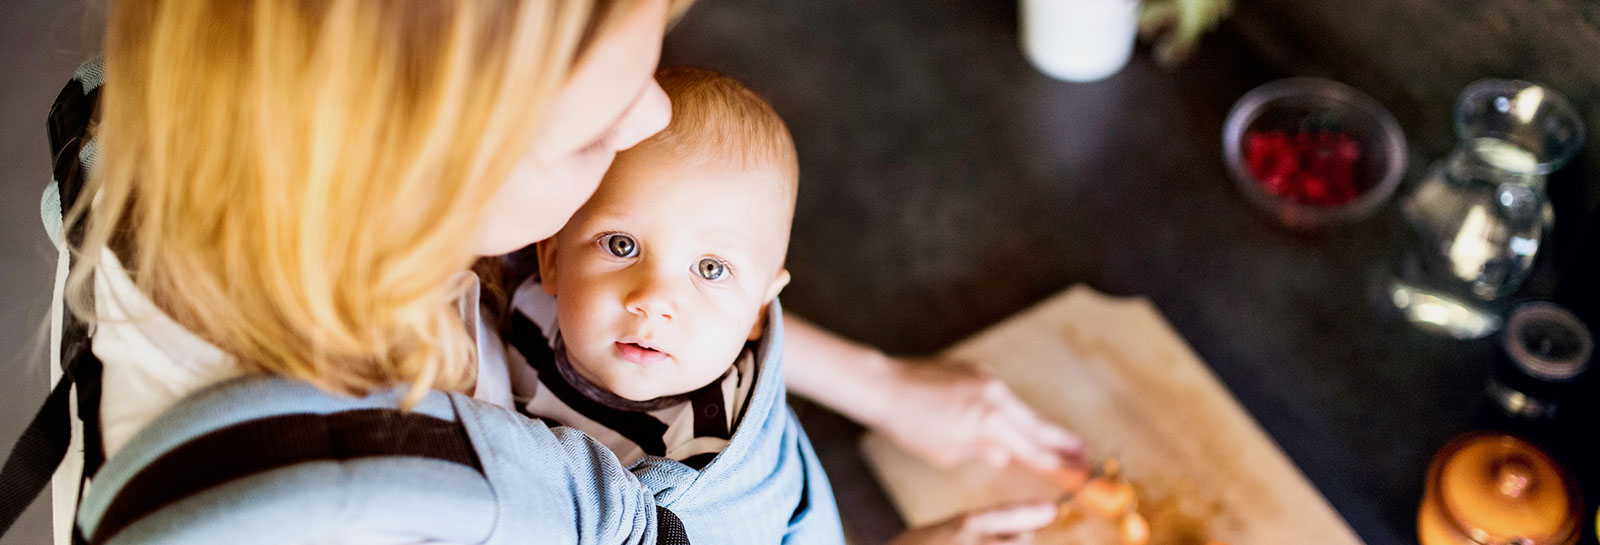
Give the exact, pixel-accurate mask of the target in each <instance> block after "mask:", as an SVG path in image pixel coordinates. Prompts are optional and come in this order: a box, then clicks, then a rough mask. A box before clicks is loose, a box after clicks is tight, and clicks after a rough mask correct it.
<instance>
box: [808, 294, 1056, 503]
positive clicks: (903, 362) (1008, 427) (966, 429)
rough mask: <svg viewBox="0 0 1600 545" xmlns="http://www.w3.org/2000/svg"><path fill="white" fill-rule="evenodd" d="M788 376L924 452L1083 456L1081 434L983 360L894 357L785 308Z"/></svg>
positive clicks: (943, 461) (1026, 460)
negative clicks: (1041, 411)
mask: <svg viewBox="0 0 1600 545" xmlns="http://www.w3.org/2000/svg"><path fill="white" fill-rule="evenodd" d="M784 336H785V337H786V339H787V340H786V342H785V348H784V358H785V361H784V378H786V379H788V382H789V388H790V390H791V391H793V392H795V393H797V394H799V395H802V396H805V397H807V398H810V399H811V400H813V401H816V402H818V403H821V404H822V405H824V406H826V407H828V408H829V409H832V410H834V411H836V412H838V413H840V414H843V415H845V416H848V417H850V418H852V419H854V420H855V421H857V422H860V423H861V424H862V425H864V426H867V427H869V428H872V429H874V430H877V431H879V432H881V433H883V434H885V435H888V436H889V437H890V438H892V439H893V440H894V441H895V442H896V443H898V444H900V445H901V446H902V447H904V448H905V449H906V450H909V451H911V452H913V453H915V454H916V455H917V456H919V457H922V458H923V459H925V460H927V461H928V462H930V463H932V464H934V465H936V466H940V467H950V466H953V465H955V464H957V463H960V462H963V461H966V460H969V459H972V458H981V459H983V460H986V461H988V462H989V463H991V464H994V465H996V466H1001V465H1005V464H1006V463H1008V462H1012V461H1015V462H1018V463H1021V464H1023V465H1025V466H1027V467H1031V468H1034V469H1037V470H1041V471H1046V472H1051V473H1055V472H1056V471H1055V470H1059V469H1062V468H1077V467H1081V466H1083V464H1084V462H1083V442H1082V441H1079V440H1078V438H1077V436H1074V435H1072V434H1071V433H1068V432H1067V431H1066V430H1063V429H1061V428H1060V427H1059V426H1056V425H1054V424H1051V423H1049V422H1046V421H1044V420H1043V419H1040V418H1039V416H1038V415H1037V414H1035V413H1034V412H1033V409H1030V408H1028V406H1027V405H1026V404H1024V403H1023V402H1022V401H1021V400H1019V399H1017V396H1016V394H1013V393H1012V392H1011V389H1010V388H1008V387H1006V385H1005V384H1004V383H1002V382H1000V381H999V380H997V379H995V378H993V377H991V376H989V373H987V372H985V371H983V370H982V368H980V367H978V366H975V365H972V364H969V363H965V362H951V361H940V360H911V359H906V358H891V357H888V356H885V355H884V354H883V353H882V352H879V351H878V350H876V349H873V348H871V347H868V346H864V345H861V344H859V343H855V342H851V341H849V340H846V339H844V338H841V337H839V336H838V335H834V334H833V333H830V332H828V331H826V330H824V329H822V328H820V327H817V326H816V325H814V324H811V323H810V322H807V321H805V320H804V319H801V318H800V317H798V316H795V315H793V314H786V315H784Z"/></svg>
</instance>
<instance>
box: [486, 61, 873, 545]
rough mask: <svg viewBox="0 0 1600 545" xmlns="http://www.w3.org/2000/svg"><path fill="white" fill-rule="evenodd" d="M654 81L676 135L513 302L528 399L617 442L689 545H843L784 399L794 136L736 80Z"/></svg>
mask: <svg viewBox="0 0 1600 545" xmlns="http://www.w3.org/2000/svg"><path fill="white" fill-rule="evenodd" d="M657 79H658V80H659V82H660V83H661V86H662V88H663V89H665V90H666V92H667V94H668V96H669V97H670V98H671V100H672V122H671V124H670V125H669V126H668V127H667V128H666V129H665V130H663V131H662V132H661V133H660V134H657V135H656V136H654V137H652V138H650V139H649V140H646V141H645V142H643V143H641V144H639V145H638V146H636V147H634V148H632V149H630V150H628V151H625V152H623V153H622V154H620V155H618V157H617V159H616V162H615V164H614V165H613V166H612V167H611V170H610V171H608V172H607V173H606V175H605V178H604V180H603V181H602V182H601V183H600V187H599V190H598V191H597V192H596V193H595V194H594V196H593V197H592V198H590V199H589V201H588V202H587V203H586V204H584V206H583V207H582V208H581V209H579V210H578V212H577V214H575V215H574V216H573V217H572V219H571V220H570V221H569V222H567V224H566V226H564V227H563V228H562V229H561V231H560V232H559V233H557V234H556V235H555V236H553V237H551V238H550V239H548V240H545V241H543V242H540V243H539V245H538V248H537V256H538V265H539V267H538V270H539V278H538V279H537V280H534V281H529V282H528V283H525V284H524V285H522V286H519V287H518V288H517V289H516V291H515V293H514V294H513V297H512V307H513V308H512V312H511V316H510V324H509V326H508V327H509V332H508V333H507V335H506V339H507V340H508V341H510V344H511V346H512V347H513V348H514V349H513V350H511V351H510V352H511V354H508V356H509V359H510V360H511V361H510V366H511V369H512V384H513V390H514V392H515V394H516V396H517V400H518V404H519V405H520V406H521V408H522V410H524V411H525V412H527V413H528V414H529V415H531V416H534V417H538V418H541V419H544V420H545V421H546V422H548V423H551V424H552V425H563V426H570V427H573V428H576V429H578V430H581V431H583V432H585V433H587V434H588V435H589V436H591V437H593V438H595V439H596V440H598V441H600V442H601V443H603V444H605V445H606V446H607V447H609V448H610V449H611V450H612V451H613V452H614V453H616V455H617V459H618V460H619V461H620V462H622V464H623V465H625V466H628V467H629V469H631V470H632V471H633V472H634V474H635V475H636V476H638V477H639V479H640V481H641V482H642V483H644V484H645V486H647V487H648V488H649V489H650V490H651V491H652V492H653V493H654V494H655V496H656V501H657V503H658V504H659V505H661V506H663V507H666V508H668V509H671V510H672V511H673V512H674V513H676V514H677V515H678V516H679V517H680V518H681V519H683V522H684V525H685V528H686V529H687V530H688V533H689V539H690V540H691V541H692V542H693V543H695V544H696V545H704V544H707V543H779V542H785V543H812V542H816V543H839V542H842V539H843V538H842V535H841V533H840V528H839V521H838V513H837V509H836V507H835V505H834V500H833V496H832V490H831V488H830V487H829V485H828V482H827V478H826V476H825V475H824V474H823V472H822V467H821V465H820V464H818V462H817V459H816V456H815V454H814V453H813V451H812V449H811V445H810V443H809V441H808V440H807V439H806V437H805V434H804V432H803V431H802V430H801V429H800V425H799V422H798V421H797V420H795V418H794V416H793V414H792V413H791V412H790V411H789V410H788V406H787V403H786V401H785V397H784V385H783V373H782V369H781V356H782V351H783V348H782V323H781V316H782V314H781V312H780V311H779V308H778V303H777V295H778V292H779V291H781V290H782V289H783V287H784V286H785V285H786V284H788V282H789V273H788V272H787V271H785V270H784V256H785V253H786V251H787V247H788V241H789V227H790V223H791V221H792V219H793V216H794V206H795V192H796V190H797V188H798V184H799V168H798V164H797V162H796V157H795V150H794V143H793V141H792V140H791V139H790V137H789V133H788V130H787V129H786V128H785V126H784V124H783V121H782V119H780V118H779V117H778V115H777V114H776V113H775V112H774V111H773V110H772V108H771V107H770V106H768V105H767V104H766V102H765V101H763V100H762V99H761V98H760V97H759V96H757V95H756V94H755V93H753V92H751V91H750V90H749V89H747V88H745V87H744V86H743V85H740V84H739V83H738V82H737V81H734V80H733V79H732V78H729V77H727V76H723V75H721V74H718V73H715V72H712V71H709V70H704V69H695V68H672V69H666V70H663V71H661V72H660V73H658V74H657Z"/></svg>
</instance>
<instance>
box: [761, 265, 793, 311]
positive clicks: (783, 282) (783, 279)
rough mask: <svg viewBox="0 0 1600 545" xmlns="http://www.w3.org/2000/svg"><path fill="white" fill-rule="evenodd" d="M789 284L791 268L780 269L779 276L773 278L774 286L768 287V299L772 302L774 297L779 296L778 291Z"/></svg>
mask: <svg viewBox="0 0 1600 545" xmlns="http://www.w3.org/2000/svg"><path fill="white" fill-rule="evenodd" d="M788 285H789V269H778V277H777V278H774V279H772V286H771V287H768V288H767V297H766V301H767V302H768V303H771V302H772V300H773V299H776V298H777V297H778V292H781V291H783V288H784V287H785V286H788Z"/></svg>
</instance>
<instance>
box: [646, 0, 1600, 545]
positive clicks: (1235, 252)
mask: <svg viewBox="0 0 1600 545" xmlns="http://www.w3.org/2000/svg"><path fill="white" fill-rule="evenodd" d="M1016 43H1017V40H1016V13H1015V4H1014V2H1007V1H972V0H941V1H935V2H897V1H867V2H860V1H851V0H816V1H806V2H748V1H734V0H702V1H701V2H699V4H698V5H696V6H695V7H694V8H693V9H692V10H691V11H690V13H689V14H688V16H687V17H686V18H685V19H684V20H683V21H682V23H681V24H679V25H678V27H677V28H676V29H674V30H673V31H672V32H671V33H670V34H669V35H668V38H667V48H666V53H665V58H664V61H663V62H664V63H665V64H698V65H703V66H709V67H712V68H716V69H719V70H722V71H724V72H727V73H729V74H731V75H733V76H735V77H737V78H739V79H741V80H743V81H745V82H746V83H747V84H749V85H750V86H751V87H752V88H754V89H756V90H757V91H759V92H761V93H762V94H764V95H765V96H767V97H768V98H769V99H770V101H771V102H772V104H773V106H774V107H775V108H776V109H777V110H778V112H779V113H780V114H782V115H783V116H784V118H785V119H786V120H787V121H788V123H789V125H790V129H791V131H792V132H793V133H794V136H795V139H796V143H797V146H798V148H799V153H800V164H801V180H802V182H801V186H802V187H801V193H800V201H799V210H798V212H797V217H796V225H795V229H794V235H793V240H792V242H791V246H790V263H789V269H790V271H791V272H792V273H793V274H794V278H795V281H794V283H793V284H792V285H791V286H790V287H789V289H788V290H786V291H785V293H784V303H785V305H786V306H787V307H788V308H789V309H791V310H793V311H795V312H796V313H798V314H801V315H803V316H806V317H808V318H811V319H812V320H814V321H816V322H817V323H819V324H822V325H824V326H827V327H829V328H831V329H833V330H835V331H837V332H839V333H841V334H844V335H846V336H849V337H852V338H856V339H859V340H862V341H866V342H869V343H872V344H875V345H877V346H879V347H882V348H884V349H885V350H888V351H890V352H895V353H908V354H920V353H931V352H935V351H937V350H939V349H942V348H944V347H945V346H948V345H950V344H951V343H953V342H955V341H957V340H959V339H961V338H962V337H965V336H967V335H970V334H972V333H975V332H977V331H978V330H980V329H982V328H984V327H985V326H988V325H990V324H993V323H995V322H997V321H999V320H1001V319H1003V318H1005V317H1006V316H1008V315H1010V314H1012V313H1014V312H1016V311H1018V310H1021V309H1023V308H1025V307H1027V306H1029V305H1030V304H1032V303H1034V302H1037V301H1039V300H1041V299H1043V298H1045V297H1047V296H1049V295H1050V294H1052V293H1055V292H1057V291H1059V290H1062V289H1064V288H1066V287H1068V286H1071V285H1074V284H1080V283H1081V284H1088V285H1090V286H1092V287H1094V288H1096V289H1098V290H1100V291H1103V292H1106V293H1111V294H1124V295H1142V296H1145V297H1148V298H1149V299H1150V300H1151V301H1152V302H1153V303H1154V304H1155V305H1156V306H1157V307H1158V308H1159V309H1160V310H1161V311H1162V313H1164V314H1165V315H1166V317H1167V318H1168V319H1169V320H1170V321H1171V322H1172V325H1173V326H1174V327H1175V328H1176V329H1177V330H1178V332H1179V333H1180V334H1182V335H1183V337H1184V338H1185V339H1187V340H1188V342H1189V343H1190V344H1191V345H1192V346H1193V347H1194V349H1195V351H1196V352H1197V353H1198V354H1199V355H1200V356H1201V357H1202V358H1203V359H1204V360H1205V361H1206V362H1207V363H1208V364H1210V365H1211V367H1212V368H1213V369H1214V370H1215V372H1216V373H1217V375H1218V376H1219V377H1220V378H1221V379H1222V381H1223V382H1224V383H1225V384H1227V386H1228V387H1229V388H1230V389H1232V391H1233V393H1234V395H1235V396H1237V397H1238V399H1239V401H1240V402H1241V403H1242V404H1243V405H1244V406H1245V407H1246V408H1247V409H1248V410H1249V411H1250V413H1251V414H1252V415H1254V417H1255V418H1256V419H1257V420H1258V421H1259V422H1260V423H1261V425H1262V426H1263V427H1264V428H1265V429H1266V430H1267V432H1268V433H1269V434H1270V435H1271V436H1272V437H1273V438H1274V439H1275V440H1277V442H1278V443H1279V444H1280V445H1281V446H1282V447H1283V449H1284V451H1285V452H1286V453H1287V454H1288V455H1289V457H1290V458H1292V459H1293V460H1294V462H1295V463H1296V464H1298V465H1299V466H1300V468H1301V469H1302V470H1303V471H1304V472H1305V473H1306V475H1307V476H1308V477H1309V478H1310V479H1311V481H1312V482H1313V483H1314V484H1315V485H1316V486H1317V487H1318V488H1319V489H1320V490H1321V491H1322V493H1323V494H1324V495H1325V496H1327V498H1328V499H1329V501H1330V502H1331V503H1332V504H1333V506H1334V507H1335V508H1336V509H1338V511H1339V512H1340V513H1341V514H1342V515H1343V516H1344V518H1345V519H1346V520H1347V521H1349V523H1350V525H1351V526H1352V527H1353V528H1354V529H1355V530H1356V532H1357V533H1358V534H1360V535H1361V537H1362V538H1363V539H1364V540H1366V541H1367V542H1368V543H1371V544H1374V545H1376V544H1388V543H1412V542H1415V532H1414V528H1415V517H1416V506H1417V502H1418V501H1419V499H1420V497H1421V493H1422V481H1423V475H1424V473H1425V471H1426V468H1427V465H1428V462H1429V459H1430V457H1431V456H1432V454H1433V452H1434V451H1435V450H1436V449H1438V448H1439V447H1440V446H1442V445H1443V444H1444V443H1445V442H1446V441H1447V440H1448V439H1449V438H1450V437H1452V436H1453V435H1455V434H1457V433H1459V432H1461V431H1464V430H1467V429H1470V428H1472V427H1479V426H1483V425H1486V424H1485V422H1487V421H1489V420H1492V419H1488V420H1486V417H1485V416H1484V415H1485V414H1486V411H1487V410H1488V409H1487V408H1486V406H1485V405H1484V403H1483V401H1482V400H1481V396H1480V394H1479V392H1480V391H1481V387H1482V385H1483V383H1484V380H1485V378H1486V377H1487V376H1488V372H1489V369H1490V363H1491V361H1492V359H1493V357H1494V354H1495V350H1496V349H1495V346H1494V345H1493V342H1492V341H1490V340H1484V341H1474V342H1457V341H1452V340H1447V339H1443V338H1439V337H1434V336H1430V335H1427V334H1424V333H1421V332H1419V331H1417V330H1415V329H1413V328H1412V327H1410V326H1409V325H1408V324H1407V323H1406V322H1405V321H1404V320H1403V319H1402V318H1401V317H1400V316H1399V315H1398V314H1397V313H1396V312H1394V311H1393V310H1392V308H1391V307H1390V306H1389V305H1388V304H1387V303H1386V302H1385V301H1386V297H1385V296H1384V294H1383V293H1382V291H1381V289H1380V288H1381V286H1382V284H1383V282H1384V281H1385V279H1386V278H1387V276H1388V274H1389V271H1390V270H1391V268H1392V265H1391V263H1392V262H1393V257H1394V255H1395V254H1396V252H1397V250H1398V248H1399V247H1400V245H1401V244H1402V240H1403V239H1402V236H1401V235H1402V234H1403V233H1402V229H1403V226H1402V224H1401V223H1400V221H1399V219H1398V218H1397V216H1396V213H1395V209H1394V206H1393V205H1392V203H1391V204H1390V205H1387V206H1385V207H1384V208H1383V209H1382V210H1380V212H1379V213H1378V214H1377V215H1376V216H1374V217H1373V218H1371V219H1369V220H1367V221H1364V222H1361V223H1358V224H1355V225H1351V226H1348V227H1345V228H1340V229H1337V230H1333V231H1330V232H1325V233H1319V234H1306V233H1297V232H1292V231H1289V230H1286V229H1283V228H1281V227H1278V226H1277V225H1275V224H1274V223H1272V222H1271V220H1269V219H1267V218H1265V217H1264V216H1263V215H1261V214H1259V213H1257V212H1256V211H1255V210H1254V209H1253V208H1252V207H1251V205H1250V204H1249V203H1248V202H1246V201H1245V199H1244V198H1243V197H1242V196H1241V195H1240V194H1239V193H1238V192H1237V191H1236V190H1235V188H1234V187H1233V185H1232V182H1231V181H1230V180H1229V179H1228V177H1227V173H1226V170H1225V168H1224V165H1223V162H1222V158H1221V153H1220V142H1219V141H1220V135H1221V132H1222V122H1223V118H1224V116H1225V115H1226V113H1227V110H1228V108H1229V106H1231V104H1232V103H1233V101H1234V100H1236V99H1237V98H1238V97H1239V96H1240V95H1241V94H1243V93H1244V92H1245V91H1246V90H1248V89H1250V88H1251V87H1254V86H1255V85H1258V84H1260V83H1263V82H1265V81H1268V80H1271V79H1275V78H1277V77H1280V76H1283V75H1287V74H1286V73H1285V71H1283V70H1281V69H1274V68H1270V67H1267V66H1265V65H1263V64H1262V63H1261V62H1259V61H1258V60H1257V57H1256V56H1255V55H1254V54H1252V53H1251V51H1250V50H1249V49H1248V47H1247V46H1246V45H1245V44H1244V43H1243V41H1242V40H1241V39H1239V38H1238V37H1236V36H1234V35H1232V34H1231V33H1230V32H1228V31H1227V30H1226V29H1225V30H1224V31H1222V32H1219V33H1216V34H1214V35H1212V36H1210V37H1208V38H1207V39H1206V41H1205V42H1204V43H1203V45H1202V47H1201V49H1200V53H1199V55H1198V56H1197V57H1196V58H1194V59H1192V60H1191V61H1190V62H1188V63H1187V64H1185V65H1183V66H1182V67H1180V68H1178V69H1175V70H1171V71H1165V70H1162V69H1160V68H1158V67H1156V66H1155V65H1153V64H1152V63H1151V62H1150V60H1149V55H1148V53H1147V52H1144V51H1140V52H1139V53H1138V54H1136V56H1135V58H1134V60H1133V62H1132V63H1131V64H1130V65H1129V66H1128V67H1127V68H1126V69H1124V70H1123V71H1122V72H1121V73H1119V74H1118V75H1116V76H1114V77H1112V78H1111V79H1108V80H1106V81H1103V82H1098V83H1091V84H1069V83H1062V82H1058V81H1054V80H1051V79H1049V78H1047V77H1045V76H1043V75H1041V74H1040V73H1038V72H1037V71H1035V70H1033V69H1032V68H1031V67H1030V66H1029V65H1028V64H1027V62H1026V61H1025V60H1024V58H1023V57H1022V55H1021V53H1020V52H1019V50H1018V47H1017V45H1016ZM1441 107H1448V105H1443V106H1441ZM1396 115H1397V117H1401V119H1402V122H1404V121H1405V120H1406V119H1407V112H1403V111H1397V112H1396ZM1415 170H1417V167H1416V166H1415V165H1413V171H1415ZM1549 261H1550V260H1549V259H1545V260H1543V261H1542V262H1541V263H1542V265H1541V269H1540V272H1538V273H1536V275H1537V276H1536V278H1534V279H1532V280H1530V282H1529V285H1530V288H1529V289H1530V290H1538V289H1548V288H1549V286H1550V285H1552V284H1553V282H1554V280H1553V278H1554V275H1553V274H1552V273H1551V272H1550V270H1551V268H1552V266H1551V265H1550V264H1549V263H1548V262H1549ZM1591 391H1592V390H1591ZM797 405H799V409H800V412H801V413H802V418H803V420H805V422H806V426H807V430H808V432H809V433H810V434H811V437H812V439H813V441H814V442H815V443H816V444H817V447H818V450H819V452H821V455H822V456H823V458H824V462H825V464H826V465H827V468H828V471H829V472H830V476H831V477H832V479H833V482H834V484H835V488H836V489H837V493H838V496H839V500H840V507H841V510H842V511H843V512H844V513H845V524H846V528H847V531H849V532H850V533H851V534H852V537H854V538H855V539H857V540H858V541H859V542H861V543H880V542H882V541H883V540H885V539H887V538H888V537H890V536H892V535H893V534H894V533H895V532H897V531H898V529H899V528H900V524H901V523H900V521H899V520H898V517H897V516H896V514H895V513H894V510H893V508H892V507H891V506H890V505H889V504H888V503H887V500H886V499H885V497H884V496H883V494H882V491H881V489H879V488H878V487H877V486H876V484H874V483H875V481H873V480H872V478H871V473H870V472H868V471H867V470H866V469H865V467H864V465H863V464H862V462H861V460H860V458H859V455H858V454H857V452H856V437H857V434H858V433H859V428H856V427H854V426H853V425H851V424H849V423H848V422H846V421H844V420H843V419H841V418H840V417H838V416H836V415H832V414H829V413H827V412H826V411H823V410H820V409H817V408H815V407H812V406H809V405H806V404H804V403H803V402H798V403H797ZM1586 414H1587V413H1586ZM1586 421H1589V422H1592V421H1593V420H1592V419H1590V420H1586ZM1591 428H1592V426H1591ZM1587 513H1588V516H1589V517H1590V519H1591V520H1592V517H1593V516H1594V511H1593V509H1592V508H1591V509H1588V511H1587ZM1584 526H1585V527H1588V526H1592V525H1591V524H1585V525H1584ZM1590 532H1592V530H1590ZM1586 539H1587V540H1589V541H1590V542H1592V539H1593V538H1592V537H1589V538H1586ZM1313 541H1314V540H1313Z"/></svg>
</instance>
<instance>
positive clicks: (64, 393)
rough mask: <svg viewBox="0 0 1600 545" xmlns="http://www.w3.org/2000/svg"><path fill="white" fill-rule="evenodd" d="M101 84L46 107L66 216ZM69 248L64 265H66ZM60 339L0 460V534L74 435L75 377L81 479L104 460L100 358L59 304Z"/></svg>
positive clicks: (74, 86)
mask: <svg viewBox="0 0 1600 545" xmlns="http://www.w3.org/2000/svg"><path fill="white" fill-rule="evenodd" d="M99 91H100V90H99V88H98V87H96V88H95V89H93V90H90V91H87V92H86V91H84V88H83V83H82V82H80V81H78V80H76V79H74V80H72V81H70V82H68V83H67V85H66V87H65V88H63V89H62V90H61V94H59V95H57V97H56V102H55V104H54V105H53V106H51V109H50V117H49V120H48V124H47V131H48V133H49V137H50V149H51V153H52V156H53V174H54V175H55V180H56V184H57V189H58V191H59V193H60V196H61V213H62V215H63V216H65V215H66V213H67V211H69V210H71V208H72V206H73V203H75V202H77V199H78V197H79V195H80V194H81V193H82V192H83V187H84V183H85V181H86V179H87V172H85V169H84V167H83V164H82V161H81V160H80V157H79V153H80V152H81V151H82V147H83V143H84V139H85V137H86V135H87V134H88V131H89V125H90V123H91V121H92V119H93V117H94V111H95V102H96V101H97V100H98V98H99ZM63 236H64V237H65V238H66V241H67V243H68V244H69V245H73V246H76V245H78V244H80V243H81V242H82V240H83V229H82V225H81V223H80V224H79V225H78V226H77V227H76V228H74V229H72V230H71V231H70V232H67V233H63ZM72 261H73V260H72V257H71V254H70V253H69V254H68V265H67V267H68V269H69V270H70V269H71V267H72ZM62 314H63V317H62V338H61V347H60V350H61V352H60V355H61V367H62V377H61V380H60V381H58V382H57V383H56V385H55V387H54V388H52V389H51V390H50V396H49V397H48V398H46V399H45V403H44V405H43V406H41V407H40V408H39V411H38V413H36V414H35V415H34V417H33V420H32V421H30V422H29V423H28V427H27V429H25V430H23V432H22V436H21V437H20V438H19V439H18V440H17V443H16V444H15V446H13V447H12V449H11V452H10V454H9V455H8V456H7V457H6V461H5V465H4V466H3V467H0V535H4V534H5V533H6V532H8V531H9V530H10V529H11V526H12V525H13V524H15V523H16V521H17V519H18V518H20V517H21V516H22V512H23V511H25V510H26V509H27V508H28V506H29V505H30V504H32V503H33V500H34V499H35V498H37V497H38V496H39V493H40V492H42V491H44V489H45V487H47V486H49V484H50V478H51V476H52V475H54V474H55V470H56V468H57V467H59V466H60V465H61V461H62V460H63V459H65V457H66V454H67V448H68V446H69V445H70V443H71V440H72V416H71V410H70V404H69V402H68V399H69V395H70V392H71V391H72V386H73V384H74V383H76V384H77V385H78V414H79V417H80V418H81V419H82V420H83V422H84V428H83V429H84V473H83V475H82V476H81V477H80V482H79V484H80V487H79V488H80V490H81V489H82V486H81V485H82V480H83V479H84V478H87V477H88V476H89V475H92V474H93V473H94V472H95V471H96V470H97V469H99V467H100V464H101V462H102V461H103V460H104V459H105V456H104V449H103V446H102V445H101V441H100V425H99V424H100V361H99V360H98V359H95V357H94V352H93V351H92V350H91V349H90V345H89V343H90V341H89V335H88V325H87V324H86V323H84V321H83V320H81V319H79V317H78V316H76V315H74V314H73V313H72V312H71V311H70V309H63V312H62Z"/></svg>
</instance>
